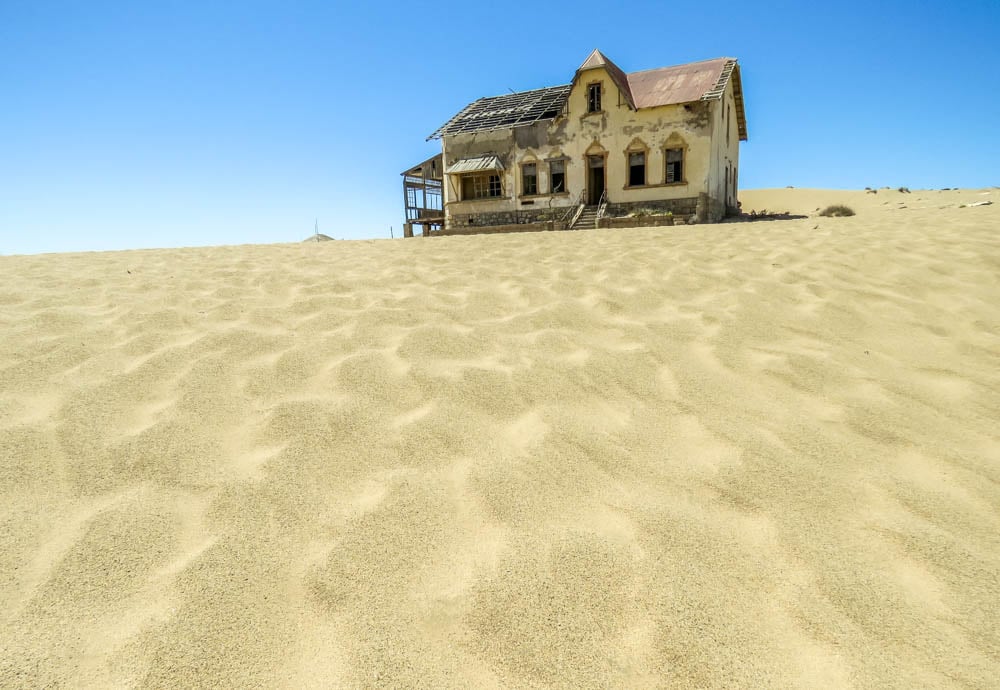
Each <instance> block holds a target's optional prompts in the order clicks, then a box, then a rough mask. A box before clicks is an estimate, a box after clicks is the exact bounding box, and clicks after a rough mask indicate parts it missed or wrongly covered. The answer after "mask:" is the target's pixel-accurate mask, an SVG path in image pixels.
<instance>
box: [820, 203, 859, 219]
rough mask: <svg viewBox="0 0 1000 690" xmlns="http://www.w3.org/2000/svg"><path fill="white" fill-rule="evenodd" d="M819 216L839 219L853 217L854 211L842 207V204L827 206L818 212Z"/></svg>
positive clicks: (847, 207)
mask: <svg viewBox="0 0 1000 690" xmlns="http://www.w3.org/2000/svg"><path fill="white" fill-rule="evenodd" d="M819 215H821V216H827V217H828V218H841V217H846V216H853V215H854V209H852V208H851V207H849V206H844V205H843V204H834V205H832V206H827V207H826V208H824V209H823V210H822V211H820V212H819Z"/></svg>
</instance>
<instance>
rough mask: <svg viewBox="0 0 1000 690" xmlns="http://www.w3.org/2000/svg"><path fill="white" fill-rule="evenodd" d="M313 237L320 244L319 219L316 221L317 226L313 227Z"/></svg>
mask: <svg viewBox="0 0 1000 690" xmlns="http://www.w3.org/2000/svg"><path fill="white" fill-rule="evenodd" d="M313 237H315V238H316V241H317V242H319V218H317V219H316V224H315V225H313Z"/></svg>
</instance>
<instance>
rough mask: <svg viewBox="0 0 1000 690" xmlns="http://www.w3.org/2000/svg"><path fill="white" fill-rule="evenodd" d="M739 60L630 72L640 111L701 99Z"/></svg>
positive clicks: (630, 82) (721, 59) (725, 59)
mask: <svg viewBox="0 0 1000 690" xmlns="http://www.w3.org/2000/svg"><path fill="white" fill-rule="evenodd" d="M734 60H735V58H716V59H714V60H704V61H702V62H691V63H688V64H686V65H676V66H674V67H660V68H659V69H648V70H645V71H643V72H630V73H629V74H628V75H627V77H628V84H629V88H630V90H631V92H632V93H631V95H632V100H633V102H634V103H635V107H636V108H653V107H655V106H658V105H674V104H676V103H690V102H692V101H698V100H701V99H702V97H703V96H705V95H706V94H708V92H709V91H712V90H713V89H714V88H715V86H716V84H717V83H718V81H719V78H720V77H721V76H722V70H723V69H724V68H725V67H726V64H727V63H729V62H733V61H734Z"/></svg>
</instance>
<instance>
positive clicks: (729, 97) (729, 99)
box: [708, 80, 740, 207]
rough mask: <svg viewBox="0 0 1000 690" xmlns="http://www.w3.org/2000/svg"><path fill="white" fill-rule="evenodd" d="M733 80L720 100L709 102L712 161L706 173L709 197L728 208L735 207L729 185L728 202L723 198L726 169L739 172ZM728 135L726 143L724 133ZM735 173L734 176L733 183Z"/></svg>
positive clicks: (732, 191)
mask: <svg viewBox="0 0 1000 690" xmlns="http://www.w3.org/2000/svg"><path fill="white" fill-rule="evenodd" d="M733 89H734V87H733V80H730V81H729V84H727V85H726V90H725V93H724V94H723V97H722V100H720V101H714V102H713V103H712V110H713V112H712V131H713V137H712V159H711V172H710V174H709V189H708V193H709V196H711V197H713V198H715V199H718V200H720V201H725V202H726V203H727V204H728V205H729V206H732V207H735V206H736V190H734V189H733V187H732V183H730V186H729V189H728V194H729V195H728V199H727V198H726V192H727V188H726V168H727V166H729V169H730V170H739V162H740V146H739V144H740V134H739V127H738V125H737V124H736V121H737V119H736V99H735V97H734V95H733ZM727 130H728V132H729V140H728V143H727V141H726V132H727ZM738 175H739V173H737V184H739V179H738Z"/></svg>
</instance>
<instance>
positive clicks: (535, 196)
mask: <svg viewBox="0 0 1000 690" xmlns="http://www.w3.org/2000/svg"><path fill="white" fill-rule="evenodd" d="M550 196H569V192H548V193H542V194H521V195H520V196H519V197H517V198H518V199H527V200H528V201H531V200H534V199H545V198H547V197H550Z"/></svg>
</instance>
